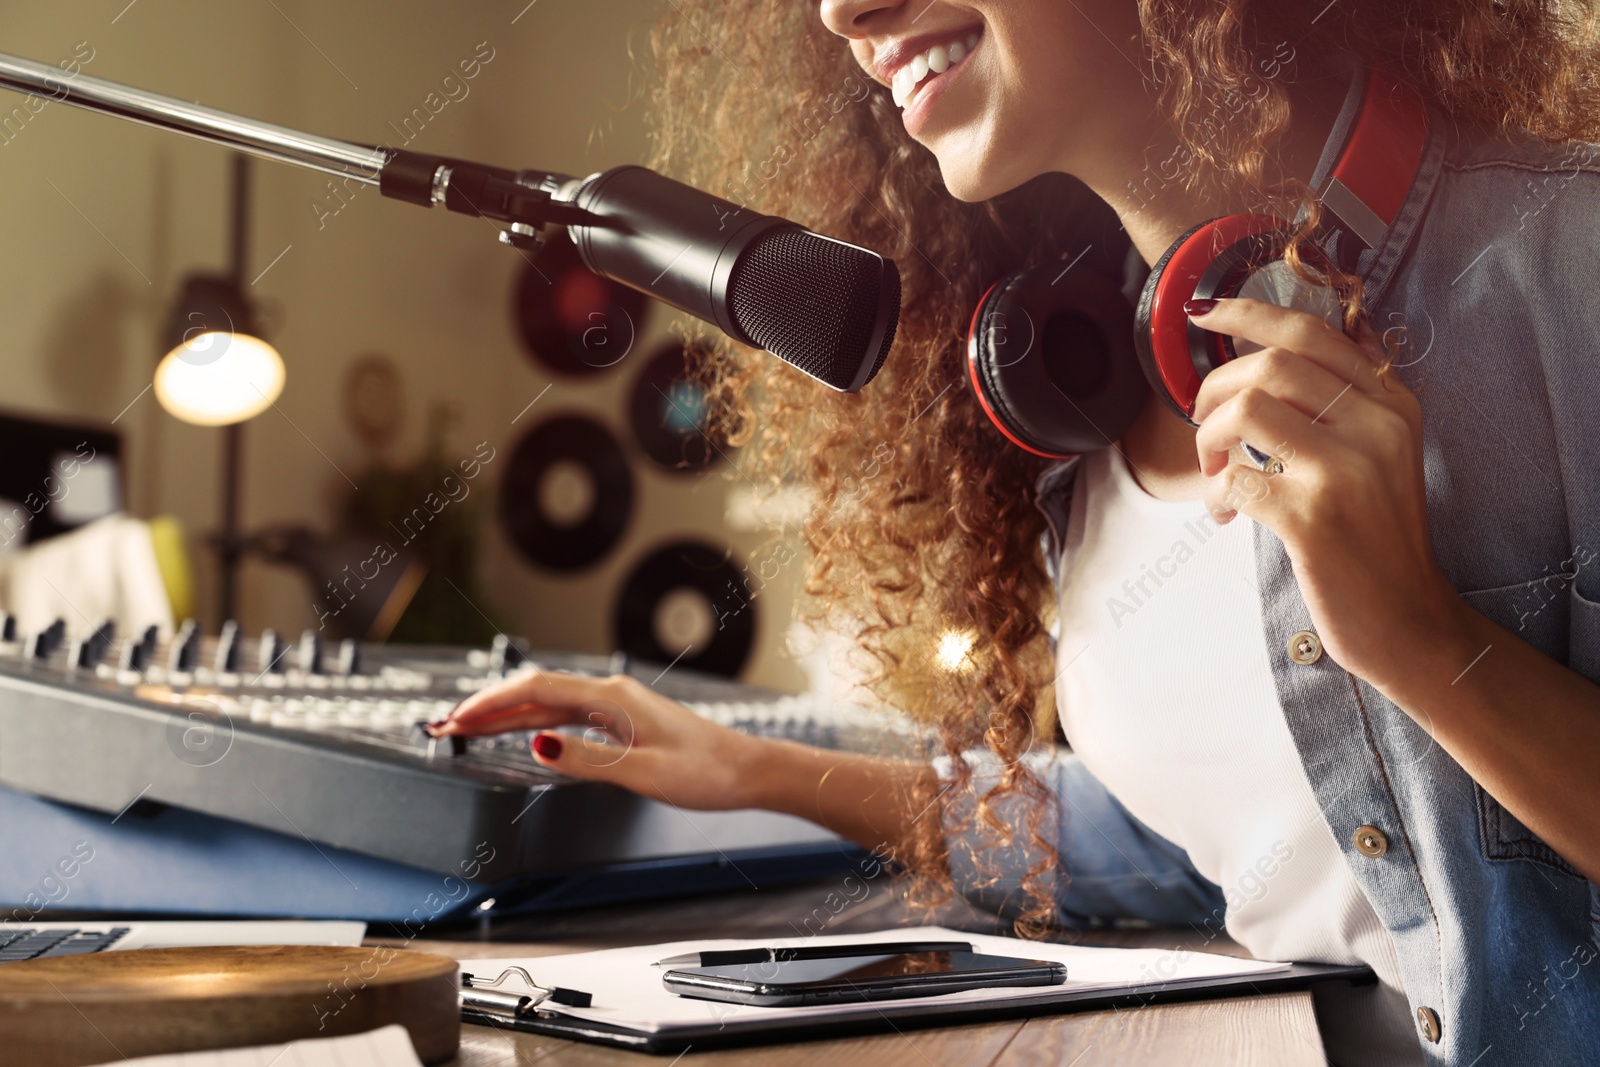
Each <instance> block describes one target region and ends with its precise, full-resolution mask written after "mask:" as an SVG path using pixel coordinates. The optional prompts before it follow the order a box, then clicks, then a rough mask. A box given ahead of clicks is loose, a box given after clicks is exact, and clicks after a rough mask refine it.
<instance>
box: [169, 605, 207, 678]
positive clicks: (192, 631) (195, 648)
mask: <svg viewBox="0 0 1600 1067" xmlns="http://www.w3.org/2000/svg"><path fill="white" fill-rule="evenodd" d="M199 661H200V629H199V627H197V626H196V625H195V622H194V620H193V619H184V620H183V625H182V626H180V627H178V632H177V634H175V635H174V636H173V638H172V648H171V650H170V651H168V653H167V670H169V671H173V672H176V673H185V674H186V673H188V672H190V671H192V670H194V668H195V665H196V664H197V663H199Z"/></svg>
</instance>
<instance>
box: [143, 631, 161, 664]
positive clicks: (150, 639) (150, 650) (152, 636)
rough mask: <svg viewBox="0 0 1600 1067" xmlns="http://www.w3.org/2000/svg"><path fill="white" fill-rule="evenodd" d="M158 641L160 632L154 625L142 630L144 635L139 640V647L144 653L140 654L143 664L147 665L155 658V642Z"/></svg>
mask: <svg viewBox="0 0 1600 1067" xmlns="http://www.w3.org/2000/svg"><path fill="white" fill-rule="evenodd" d="M160 639H161V630H160V629H159V628H158V627H157V626H156V625H155V623H151V624H150V625H149V626H146V627H145V628H144V634H143V636H141V637H140V638H139V645H140V647H141V648H143V649H144V652H143V653H142V655H143V661H144V663H146V664H148V663H149V662H150V661H151V660H153V659H155V658H156V642H157V641H159V640H160ZM139 669H140V670H143V669H144V668H143V667H140V668H139Z"/></svg>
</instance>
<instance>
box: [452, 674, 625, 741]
mask: <svg viewBox="0 0 1600 1067" xmlns="http://www.w3.org/2000/svg"><path fill="white" fill-rule="evenodd" d="M622 688H623V686H622V685H621V684H620V683H619V681H618V680H617V679H614V678H594V677H590V676H587V675H579V674H564V673H562V672H559V671H543V670H535V671H533V672H531V673H528V674H520V675H517V676H515V677H512V678H507V679H506V680H504V681H502V682H498V683H496V684H495V685H492V686H490V687H489V688H487V689H484V690H482V691H481V692H478V693H474V694H473V695H472V696H470V697H468V698H467V699H466V700H464V701H462V702H461V704H459V705H458V706H457V707H456V709H455V710H454V711H452V712H451V713H450V716H449V718H447V719H445V720H444V722H443V723H442V724H441V725H440V728H439V729H438V730H436V731H435V732H436V733H439V734H451V733H454V734H485V733H498V732H501V731H504V730H518V729H544V728H548V727H551V726H559V725H567V724H577V725H584V726H593V727H597V728H601V729H606V730H626V731H627V732H628V733H629V736H630V737H631V732H632V717H631V716H629V715H628V714H627V713H626V712H625V711H624V710H623V708H622V705H621V703H620V701H619V699H618V698H619V697H621V696H622V695H623V694H622V693H621V690H622Z"/></svg>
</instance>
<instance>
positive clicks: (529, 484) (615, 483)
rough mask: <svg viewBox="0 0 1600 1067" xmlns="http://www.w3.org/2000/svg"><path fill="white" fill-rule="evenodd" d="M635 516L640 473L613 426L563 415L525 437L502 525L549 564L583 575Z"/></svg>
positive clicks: (510, 474) (503, 494)
mask: <svg viewBox="0 0 1600 1067" xmlns="http://www.w3.org/2000/svg"><path fill="white" fill-rule="evenodd" d="M632 511H633V472H632V471H630V470H629V469H628V460H627V457H626V456H624V455H623V452H622V446H621V445H620V444H618V442H617V439H616V438H615V437H613V436H611V434H610V433H609V432H607V431H606V429H605V428H604V427H603V426H601V425H599V424H598V423H596V422H593V421H591V420H590V419H586V418H583V417H582V416H579V415H557V416H554V417H552V418H550V419H547V420H546V421H544V422H542V423H540V424H538V425H537V426H535V427H533V428H532V429H531V430H529V431H528V432H527V433H526V434H524V435H523V438H522V440H521V441H519V442H517V446H516V449H515V450H514V451H513V452H512V454H511V461H510V462H509V463H508V464H507V465H506V475H505V480H504V481H503V482H502V483H501V486H500V521H501V522H502V523H503V524H504V525H505V528H506V533H507V534H508V535H509V536H510V538H511V541H512V543H513V544H515V545H516V546H517V548H518V549H519V550H521V552H522V554H523V555H524V556H526V557H527V558H528V559H529V560H531V561H532V562H534V563H536V564H538V565H539V566H541V567H549V568H550V569H552V570H577V569H579V568H582V567H587V566H588V565H589V564H591V563H593V562H595V561H596V560H598V559H599V558H600V557H602V556H604V555H605V554H606V553H607V552H609V551H610V550H611V549H612V547H614V546H615V545H616V543H617V541H618V540H619V539H620V538H621V537H622V532H623V530H624V529H625V528H626V527H627V525H628V516H629V515H630V514H631V513H632Z"/></svg>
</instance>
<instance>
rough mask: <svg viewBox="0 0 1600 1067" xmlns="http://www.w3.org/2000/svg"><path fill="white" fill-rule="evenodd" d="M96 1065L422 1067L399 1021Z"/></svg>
mask: <svg viewBox="0 0 1600 1067" xmlns="http://www.w3.org/2000/svg"><path fill="white" fill-rule="evenodd" d="M100 1067H422V1061H421V1060H419V1059H417V1052H416V1050H415V1049H414V1048H412V1047H411V1037H410V1035H408V1034H407V1033H406V1028H405V1027H403V1026H399V1025H392V1026H384V1027H380V1028H379V1029H377V1030H369V1031H367V1032H366V1033H364V1034H350V1035H349V1036H347V1037H313V1038H306V1039H305V1040H303V1041H291V1042H289V1043H288V1044H287V1045H262V1046H260V1047H257V1048H222V1049H211V1050H209V1051H206V1052H175V1053H172V1054H170V1055H166V1056H140V1057H139V1058H138V1059H133V1060H116V1061H114V1062H112V1063H104V1064H101V1065H100Z"/></svg>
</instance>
